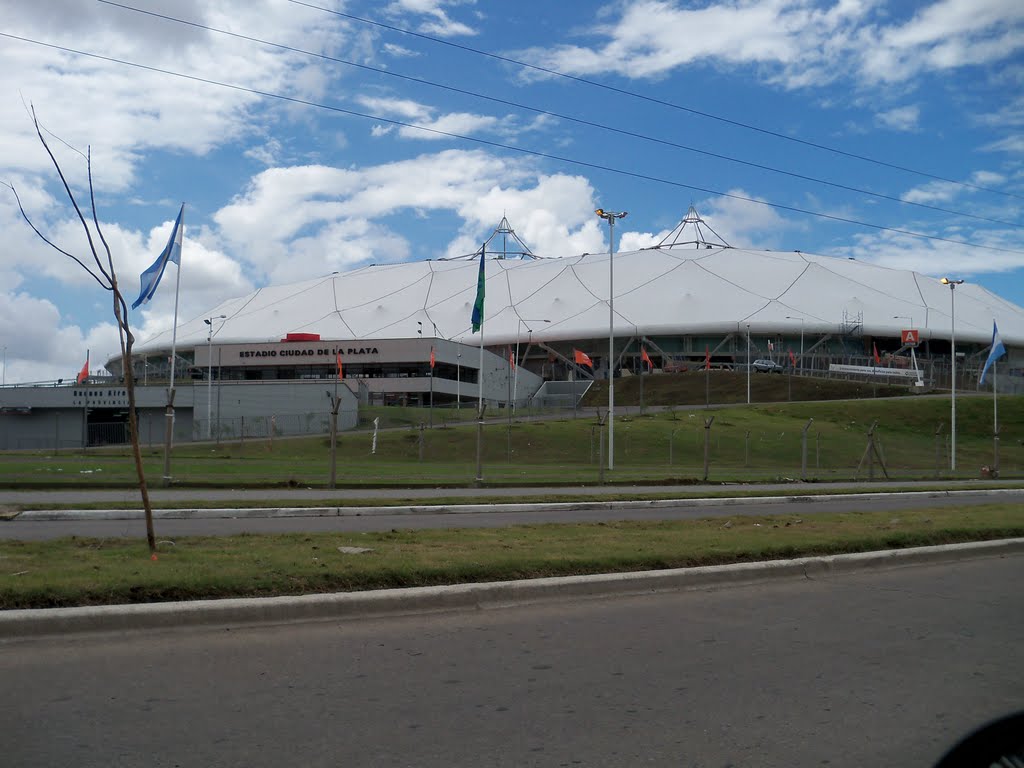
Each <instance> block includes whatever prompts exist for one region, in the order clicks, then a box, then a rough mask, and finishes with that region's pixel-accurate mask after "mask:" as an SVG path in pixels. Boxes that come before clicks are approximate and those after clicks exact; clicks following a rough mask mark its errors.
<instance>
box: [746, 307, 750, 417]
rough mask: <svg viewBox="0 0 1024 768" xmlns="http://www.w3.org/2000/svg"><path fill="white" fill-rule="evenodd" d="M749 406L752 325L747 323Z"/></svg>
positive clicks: (748, 398)
mask: <svg viewBox="0 0 1024 768" xmlns="http://www.w3.org/2000/svg"><path fill="white" fill-rule="evenodd" d="M747 405H750V323H747Z"/></svg>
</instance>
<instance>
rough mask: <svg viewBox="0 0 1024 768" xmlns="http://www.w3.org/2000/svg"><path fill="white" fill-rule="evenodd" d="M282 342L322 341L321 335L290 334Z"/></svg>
mask: <svg viewBox="0 0 1024 768" xmlns="http://www.w3.org/2000/svg"><path fill="white" fill-rule="evenodd" d="M281 341H320V334H319V333H289V334H287V335H286V336H285V337H284V338H283V339H281Z"/></svg>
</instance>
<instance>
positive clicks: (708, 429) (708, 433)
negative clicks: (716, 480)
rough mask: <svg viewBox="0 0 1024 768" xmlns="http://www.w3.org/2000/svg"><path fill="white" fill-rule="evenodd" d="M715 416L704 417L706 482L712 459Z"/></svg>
mask: <svg viewBox="0 0 1024 768" xmlns="http://www.w3.org/2000/svg"><path fill="white" fill-rule="evenodd" d="M714 421H715V417H714V416H712V417H711V418H708V419H704V482H707V481H708V464H709V463H710V460H711V425H712V424H713V423H714Z"/></svg>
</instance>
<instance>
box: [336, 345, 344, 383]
mask: <svg viewBox="0 0 1024 768" xmlns="http://www.w3.org/2000/svg"><path fill="white" fill-rule="evenodd" d="M335 354H336V355H337V357H338V378H339V379H341V378H343V376H342V375H341V352H336V353H335Z"/></svg>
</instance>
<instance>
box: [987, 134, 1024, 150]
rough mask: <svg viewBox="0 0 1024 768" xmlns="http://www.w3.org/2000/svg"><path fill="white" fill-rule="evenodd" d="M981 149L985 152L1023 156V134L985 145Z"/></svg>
mask: <svg viewBox="0 0 1024 768" xmlns="http://www.w3.org/2000/svg"><path fill="white" fill-rule="evenodd" d="M982 149H983V150H984V151H986V152H1008V153H1010V154H1014V155H1019V154H1024V133H1015V134H1013V135H1012V136H1007V137H1006V138H1005V139H1000V140H999V141H993V142H992V143H990V144H986V145H985V146H984V147H982Z"/></svg>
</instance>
